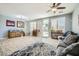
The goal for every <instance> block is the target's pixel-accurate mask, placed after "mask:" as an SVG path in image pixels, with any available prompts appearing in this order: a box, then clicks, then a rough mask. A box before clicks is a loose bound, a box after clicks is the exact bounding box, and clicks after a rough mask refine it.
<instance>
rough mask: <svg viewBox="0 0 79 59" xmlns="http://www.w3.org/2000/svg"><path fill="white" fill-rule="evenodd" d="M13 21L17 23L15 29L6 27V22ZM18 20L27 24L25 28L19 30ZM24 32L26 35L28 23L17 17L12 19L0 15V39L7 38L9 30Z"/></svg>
mask: <svg viewBox="0 0 79 59" xmlns="http://www.w3.org/2000/svg"><path fill="white" fill-rule="evenodd" d="M7 19H8V20H12V21H15V27H11V26H6V20H7ZM17 20H19V21H23V22H24V23H25V26H24V28H17ZM17 29H18V30H23V31H24V32H25V33H26V21H25V20H22V19H18V18H15V17H11V16H5V15H0V38H7V37H8V35H7V32H8V30H17Z"/></svg>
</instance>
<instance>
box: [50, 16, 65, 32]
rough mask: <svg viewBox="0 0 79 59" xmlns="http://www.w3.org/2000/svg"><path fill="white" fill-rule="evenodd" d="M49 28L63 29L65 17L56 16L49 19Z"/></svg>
mask: <svg viewBox="0 0 79 59" xmlns="http://www.w3.org/2000/svg"><path fill="white" fill-rule="evenodd" d="M51 30H54V31H56V30H61V31H62V32H64V31H65V17H58V18H54V19H51Z"/></svg>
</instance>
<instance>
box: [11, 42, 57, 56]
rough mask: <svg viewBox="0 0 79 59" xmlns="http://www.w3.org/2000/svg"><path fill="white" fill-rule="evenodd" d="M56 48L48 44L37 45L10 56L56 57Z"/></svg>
mask: <svg viewBox="0 0 79 59" xmlns="http://www.w3.org/2000/svg"><path fill="white" fill-rule="evenodd" d="M55 54H56V53H55V48H54V47H53V46H52V45H50V44H48V43H35V44H33V45H31V46H28V47H27V48H26V47H25V48H23V49H21V50H18V51H15V52H14V53H12V54H11V55H10V56H55Z"/></svg>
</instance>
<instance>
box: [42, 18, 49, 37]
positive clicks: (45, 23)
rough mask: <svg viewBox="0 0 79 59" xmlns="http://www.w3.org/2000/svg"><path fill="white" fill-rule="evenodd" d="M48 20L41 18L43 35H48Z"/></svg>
mask: <svg viewBox="0 0 79 59" xmlns="http://www.w3.org/2000/svg"><path fill="white" fill-rule="evenodd" d="M48 28H49V20H48V19H45V20H43V25H42V35H43V37H48V36H49V29H48Z"/></svg>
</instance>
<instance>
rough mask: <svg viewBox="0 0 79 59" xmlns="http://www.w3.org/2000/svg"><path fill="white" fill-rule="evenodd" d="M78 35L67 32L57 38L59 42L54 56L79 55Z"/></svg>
mask: <svg viewBox="0 0 79 59" xmlns="http://www.w3.org/2000/svg"><path fill="white" fill-rule="evenodd" d="M78 39H79V36H78V35H77V34H76V33H73V32H67V33H66V34H65V35H63V36H61V37H59V38H58V40H59V43H58V46H57V50H56V56H68V55H70V56H79V51H78V50H79V40H78Z"/></svg>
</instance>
